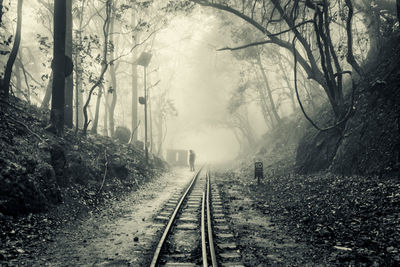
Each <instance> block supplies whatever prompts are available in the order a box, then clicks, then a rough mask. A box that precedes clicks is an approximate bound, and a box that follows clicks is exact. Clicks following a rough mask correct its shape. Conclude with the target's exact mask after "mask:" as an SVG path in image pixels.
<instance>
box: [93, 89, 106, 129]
mask: <svg viewBox="0 0 400 267" xmlns="http://www.w3.org/2000/svg"><path fill="white" fill-rule="evenodd" d="M103 90H104V86H103V84H100V85H99V90H98V91H97V101H96V110H95V113H94V119H93V125H92V133H93V134H97V126H98V124H99V111H100V103H101V96H102V94H103Z"/></svg>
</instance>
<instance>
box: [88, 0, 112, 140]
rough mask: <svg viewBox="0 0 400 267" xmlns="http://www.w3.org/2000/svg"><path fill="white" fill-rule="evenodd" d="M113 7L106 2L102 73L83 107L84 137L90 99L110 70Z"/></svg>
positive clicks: (110, 3) (110, 0)
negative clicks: (108, 59)
mask: <svg viewBox="0 0 400 267" xmlns="http://www.w3.org/2000/svg"><path fill="white" fill-rule="evenodd" d="M111 6H112V0H107V2H106V18H105V20H104V24H103V35H104V47H103V61H102V62H103V63H102V69H101V73H100V76H99V78H98V80H97V81H96V83H95V84H94V85H93V86H92V87H91V88H90V90H89V95H88V98H87V100H86V103H85V105H84V106H83V116H84V118H85V122H84V124H83V135H84V136H86V134H87V128H88V126H89V122H88V115H87V108H88V106H89V104H90V99H91V97H92V93H93V91H94V90H95V89H96V87H98V86H99V85H100V84H101V83H102V82H103V78H104V74H105V73H106V71H107V69H108V65H109V62H108V61H107V53H108V45H109V43H108V38H109V34H110V13H111ZM111 63H113V62H111Z"/></svg>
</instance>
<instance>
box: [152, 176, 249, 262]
mask: <svg viewBox="0 0 400 267" xmlns="http://www.w3.org/2000/svg"><path fill="white" fill-rule="evenodd" d="M211 180H212V179H211V175H210V171H206V172H205V173H204V174H202V169H200V170H199V171H198V172H197V173H196V174H195V175H194V176H193V179H192V180H191V182H190V183H189V185H188V187H187V188H186V189H185V191H184V193H183V194H181V195H179V194H174V195H173V196H172V197H171V198H170V199H169V200H168V202H167V203H166V204H165V206H164V208H163V209H162V211H161V212H160V213H159V214H158V216H156V217H155V222H156V223H164V224H165V227H164V231H163V234H162V236H161V238H160V240H159V242H158V244H157V246H156V249H155V252H154V255H153V258H152V261H151V264H150V266H152V267H153V266H154V267H155V266H170V267H171V266H177V267H192V266H213V267H215V266H230V267H243V266H244V265H243V264H242V263H241V255H240V252H239V250H238V248H237V245H236V243H235V237H234V235H233V234H232V232H231V230H230V228H229V225H228V221H227V220H226V216H225V214H224V208H223V203H222V200H221V198H220V195H219V191H218V188H216V187H213V186H212V184H211Z"/></svg>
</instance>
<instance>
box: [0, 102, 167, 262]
mask: <svg viewBox="0 0 400 267" xmlns="http://www.w3.org/2000/svg"><path fill="white" fill-rule="evenodd" d="M1 104H2V105H3V106H2V108H1V111H0V240H1V242H0V243H1V245H0V261H1V260H6V261H7V260H9V259H12V258H15V257H18V254H21V253H23V249H21V248H22V247H23V246H29V241H32V242H33V243H34V242H38V241H40V240H44V242H46V233H47V232H48V230H49V229H54V228H57V227H61V226H63V225H65V224H66V223H68V222H71V221H74V220H76V219H79V218H85V216H87V215H88V214H91V213H93V212H96V211H97V210H99V207H101V206H103V205H107V203H111V202H113V201H115V200H118V199H120V198H123V197H124V195H126V194H127V193H128V192H132V191H134V190H136V189H137V188H138V187H139V186H140V185H141V184H143V183H146V182H148V181H150V180H151V179H152V178H153V177H156V176H158V175H159V174H160V173H162V172H164V171H165V170H166V168H167V166H166V165H165V163H164V162H163V161H161V160H160V159H158V158H155V157H152V156H150V160H149V164H146V163H145V158H144V151H143V149H142V148H141V147H139V146H135V145H130V144H126V143H121V142H118V141H116V140H112V139H111V138H109V137H104V136H100V135H91V134H89V135H88V136H87V137H84V136H82V135H81V133H80V132H78V133H77V134H75V133H74V131H73V130H72V129H66V132H65V135H64V136H63V137H57V136H55V135H53V134H52V133H49V132H47V131H46V130H45V127H46V124H47V123H48V116H49V114H48V111H44V110H41V109H38V108H36V107H34V106H31V105H29V104H27V103H26V102H24V101H20V100H18V99H16V98H11V99H10V103H9V104H4V103H1ZM122 139H123V138H122ZM0 265H1V264H0Z"/></svg>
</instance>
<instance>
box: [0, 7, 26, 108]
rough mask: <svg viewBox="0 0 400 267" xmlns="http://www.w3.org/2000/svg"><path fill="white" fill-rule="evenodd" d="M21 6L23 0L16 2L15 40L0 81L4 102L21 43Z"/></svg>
mask: <svg viewBox="0 0 400 267" xmlns="http://www.w3.org/2000/svg"><path fill="white" fill-rule="evenodd" d="M22 4H23V0H18V6H17V29H16V33H15V40H14V44H13V47H12V50H11V53H10V56H9V58H8V60H7V64H6V69H5V71H4V78H3V80H0V89H1V91H3V94H4V100H5V101H8V97H9V95H10V81H11V74H12V68H13V65H14V62H15V59H16V58H17V54H18V50H19V45H20V43H21V27H22Z"/></svg>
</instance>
